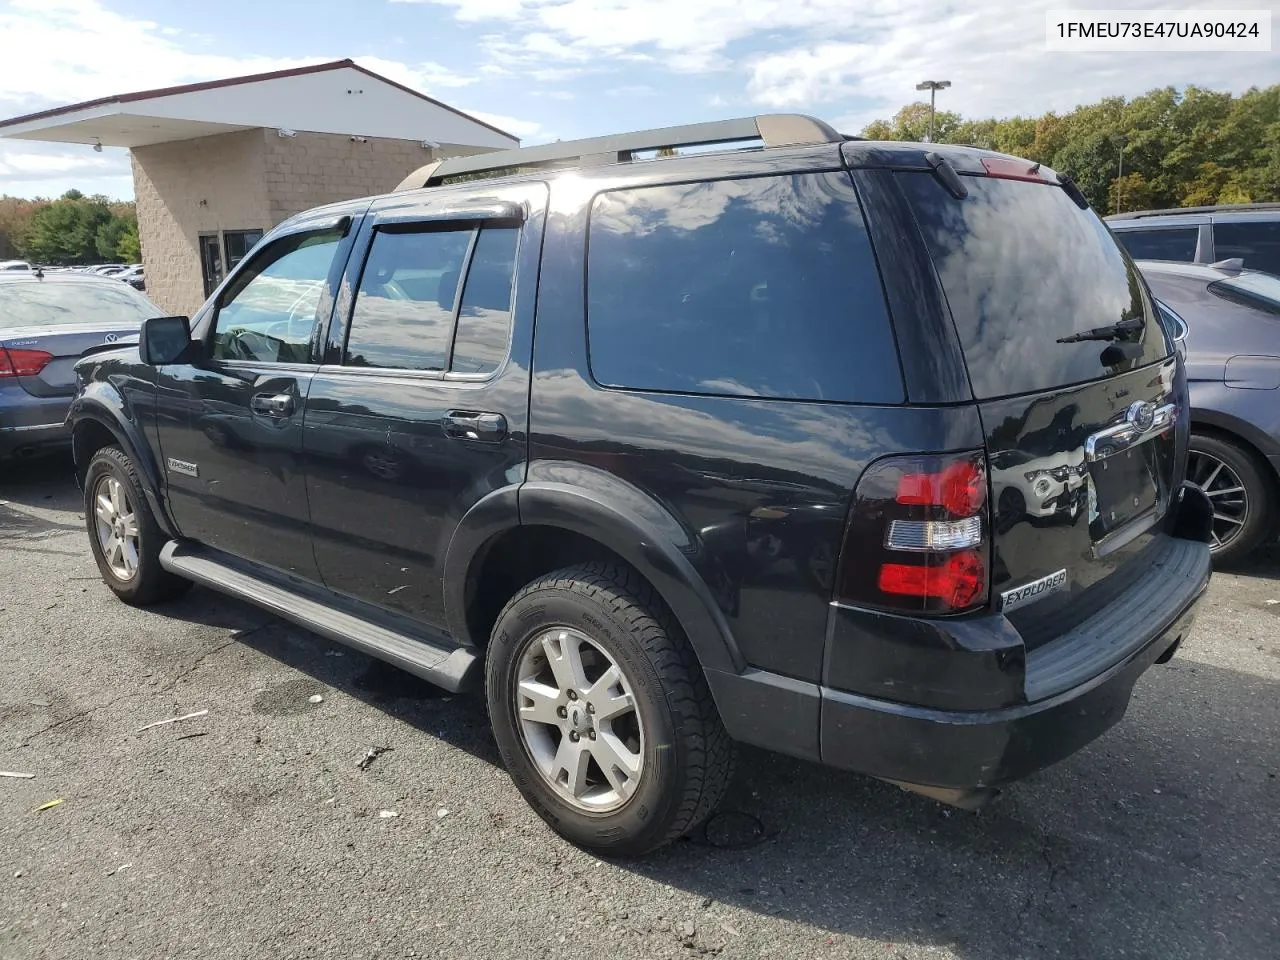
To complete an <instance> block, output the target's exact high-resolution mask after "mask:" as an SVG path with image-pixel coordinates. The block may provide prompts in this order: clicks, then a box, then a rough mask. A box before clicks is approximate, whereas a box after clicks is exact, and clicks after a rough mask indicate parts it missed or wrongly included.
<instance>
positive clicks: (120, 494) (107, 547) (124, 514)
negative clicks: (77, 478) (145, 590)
mask: <svg viewBox="0 0 1280 960" xmlns="http://www.w3.org/2000/svg"><path fill="white" fill-rule="evenodd" d="M93 513H94V520H95V521H96V526H97V532H98V546H99V547H101V548H102V556H103V558H104V559H105V560H106V563H107V568H108V569H109V570H110V571H111V575H112V576H113V577H115V578H116V579H117V580H121V581H129V580H132V579H133V578H134V577H135V576H137V574H138V515H137V513H136V512H135V511H134V508H133V503H132V502H131V501H130V500H129V496H128V494H127V493H126V492H125V489H124V484H122V483H121V482H120V481H119V480H117V479H116V478H115V477H113V476H111V475H110V474H107V475H105V476H104V477H102V478H101V479H100V480H99V481H98V482H97V483H96V484H94V487H93Z"/></svg>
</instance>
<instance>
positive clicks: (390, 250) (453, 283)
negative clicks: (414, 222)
mask: <svg viewBox="0 0 1280 960" xmlns="http://www.w3.org/2000/svg"><path fill="white" fill-rule="evenodd" d="M472 232H473V231H472V230H471V229H469V228H468V229H465V230H433V231H430V232H423V233H391V232H384V231H381V230H380V231H378V232H377V233H376V234H374V238H373V246H372V248H371V249H370V250H369V258H368V259H367V260H366V261H365V266H364V273H363V274H362V275H361V277H360V289H359V291H358V292H357V293H356V302H355V309H354V310H353V312H352V315H351V332H350V334H349V335H348V337H347V358H346V362H347V364H348V365H349V366H354V367H385V368H391V369H396V370H444V369H445V365H446V364H447V363H448V361H449V340H450V338H451V337H452V336H453V301H454V298H455V297H456V296H457V290H458V282H459V281H460V280H461V279H462V266H463V263H464V262H465V261H466V258H467V249H468V248H469V247H470V245H471V235H472Z"/></svg>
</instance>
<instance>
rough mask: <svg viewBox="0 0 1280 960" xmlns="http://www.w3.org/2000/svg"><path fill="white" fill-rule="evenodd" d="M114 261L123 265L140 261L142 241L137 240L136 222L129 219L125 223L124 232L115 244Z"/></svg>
mask: <svg viewBox="0 0 1280 960" xmlns="http://www.w3.org/2000/svg"><path fill="white" fill-rule="evenodd" d="M116 259H118V260H120V261H121V262H123V263H138V262H140V261H141V260H142V241H141V240H139V239H138V221H137V220H136V219H130V220H127V221H126V222H125V228H124V232H123V233H122V234H120V240H119V242H118V243H117V244H116Z"/></svg>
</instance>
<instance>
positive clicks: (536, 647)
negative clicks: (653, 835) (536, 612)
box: [515, 627, 644, 813]
mask: <svg viewBox="0 0 1280 960" xmlns="http://www.w3.org/2000/svg"><path fill="white" fill-rule="evenodd" d="M515 712H516V722H517V726H518V727H519V730H520V738H521V740H522V741H523V743H524V747H525V750H526V751H527V752H528V754H529V757H530V759H532V760H533V764H534V766H535V767H537V769H538V772H539V773H540V774H541V775H542V778H543V779H544V780H546V781H547V783H549V784H550V785H551V787H552V789H554V790H555V791H556V793H557V794H559V795H560V797H561V798H562V799H564V800H565V801H566V802H567V803H569V804H570V805H572V806H573V807H576V808H577V809H579V810H583V811H588V812H592V813H605V812H608V811H611V810H616V809H618V808H619V807H621V806H623V805H624V804H626V803H627V801H628V800H630V799H631V798H632V797H633V796H634V795H635V792H636V788H637V787H638V786H639V785H640V777H641V776H642V775H643V773H644V725H643V723H642V722H641V719H640V713H639V711H638V710H636V705H635V697H634V695H633V694H632V692H631V684H630V683H629V682H628V680H627V676H626V674H625V673H624V672H623V671H622V669H621V668H620V667H619V666H618V664H617V663H616V662H615V661H614V659H613V658H612V657H611V656H609V654H608V653H606V652H605V650H604V648H603V647H601V646H600V644H598V643H596V642H595V641H594V640H592V639H591V638H590V637H589V636H587V635H586V634H585V633H583V632H581V631H580V630H574V629H572V628H571V627H553V628H551V629H549V630H544V631H542V632H541V633H538V634H536V635H535V636H534V637H533V638H532V639H531V640H530V641H529V642H528V643H527V644H526V645H525V648H524V652H523V653H522V654H521V655H520V661H519V665H518V668H517V673H516V686H515Z"/></svg>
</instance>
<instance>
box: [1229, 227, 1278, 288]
mask: <svg viewBox="0 0 1280 960" xmlns="http://www.w3.org/2000/svg"><path fill="white" fill-rule="evenodd" d="M1213 255H1214V257H1215V258H1216V259H1218V260H1227V259H1230V258H1231V257H1240V258H1242V259H1243V260H1244V265H1245V266H1246V267H1248V268H1249V269H1250V270H1265V271H1266V272H1267V273H1273V274H1277V275H1280V221H1271V222H1269V223H1268V222H1262V221H1252V222H1244V223H1215V224H1214V225H1213Z"/></svg>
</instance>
